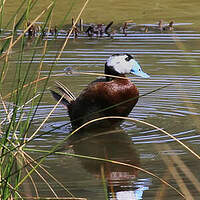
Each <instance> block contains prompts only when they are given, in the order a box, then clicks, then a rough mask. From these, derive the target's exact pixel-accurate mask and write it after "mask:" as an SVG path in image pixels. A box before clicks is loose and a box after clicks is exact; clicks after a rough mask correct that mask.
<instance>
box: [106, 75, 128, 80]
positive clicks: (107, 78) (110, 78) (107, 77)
mask: <svg viewBox="0 0 200 200" xmlns="http://www.w3.org/2000/svg"><path fill="white" fill-rule="evenodd" d="M108 75H113V76H118V77H119V78H120V77H126V76H125V75H124V74H120V75H114V74H108ZM114 79H117V77H110V76H106V81H112V80H114Z"/></svg>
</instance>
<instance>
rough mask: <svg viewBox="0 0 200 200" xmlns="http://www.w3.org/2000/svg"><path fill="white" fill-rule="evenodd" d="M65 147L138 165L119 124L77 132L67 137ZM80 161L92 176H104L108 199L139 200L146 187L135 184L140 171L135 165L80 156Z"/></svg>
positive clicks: (134, 153) (131, 147)
mask: <svg viewBox="0 0 200 200" xmlns="http://www.w3.org/2000/svg"><path fill="white" fill-rule="evenodd" d="M107 120H108V119H107ZM66 148H67V150H70V152H71V151H73V152H74V153H75V154H78V155H85V156H91V157H96V158H102V159H106V160H113V161H117V162H121V163H126V164H128V165H132V166H137V167H139V166H140V158H139V155H138V153H137V151H136V149H135V148H134V145H133V143H132V140H131V137H129V136H128V135H127V133H125V132H124V130H123V129H122V128H121V127H120V126H115V127H112V128H110V129H109V128H107V129H104V130H102V129H98V128H97V127H96V129H94V130H92V129H90V130H89V131H86V130H84V131H81V132H78V133H76V134H74V135H72V136H71V137H70V140H69V144H68V145H67V146H66ZM80 161H81V165H82V166H83V168H84V169H86V170H87V171H88V172H89V173H91V174H92V175H93V176H94V177H95V178H97V179H99V180H101V179H103V177H104V181H105V183H106V187H107V196H108V198H109V199H112V200H114V199H116V200H122V199H126V200H139V199H141V198H142V195H143V191H144V190H147V189H148V188H147V187H146V186H145V185H137V175H138V172H139V170H138V169H136V168H134V167H130V166H125V165H122V164H116V163H111V162H106V161H98V160H93V159H84V158H81V159H80ZM102 187H103V186H102Z"/></svg>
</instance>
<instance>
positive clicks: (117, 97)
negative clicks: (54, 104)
mask: <svg viewBox="0 0 200 200" xmlns="http://www.w3.org/2000/svg"><path fill="white" fill-rule="evenodd" d="M104 73H105V75H108V76H105V77H104V78H100V79H97V80H95V81H93V82H91V83H90V84H89V85H88V87H87V88H85V89H84V90H83V91H82V92H81V94H80V95H79V96H78V97H77V98H76V97H75V96H74V95H73V94H72V93H71V92H70V91H69V90H68V89H67V88H66V87H65V86H64V85H63V84H62V83H60V82H57V89H58V90H59V91H60V92H61V93H62V95H60V94H58V93H57V92H55V91H53V90H51V93H52V95H53V97H54V98H55V99H56V100H57V101H58V100H60V99H61V98H62V97H63V98H62V100H61V103H62V104H63V105H64V106H65V108H67V110H68V113H69V117H70V120H71V124H72V128H74V129H75V128H77V127H79V126H81V125H82V124H84V123H85V122H87V121H90V120H92V119H95V118H99V117H104V116H124V117H126V116H128V115H129V113H130V112H131V110H132V109H133V107H134V106H135V105H136V103H137V101H138V98H139V91H138V89H137V88H136V86H135V85H134V84H133V83H132V82H131V80H130V79H128V78H126V77H125V75H126V74H134V75H137V76H140V77H143V78H149V75H148V74H146V73H145V72H143V71H142V69H141V67H140V65H139V64H138V62H137V61H136V60H135V59H134V57H133V56H132V55H130V54H113V55H112V56H111V57H109V58H108V60H107V61H106V63H105V69H104ZM121 121H122V120H116V119H115V120H114V119H113V120H109V122H108V123H107V124H106V123H104V122H103V123H102V124H101V125H102V126H110V125H114V124H117V123H118V124H119V123H121Z"/></svg>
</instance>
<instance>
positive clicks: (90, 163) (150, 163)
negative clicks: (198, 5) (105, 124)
mask: <svg viewBox="0 0 200 200" xmlns="http://www.w3.org/2000/svg"><path fill="white" fill-rule="evenodd" d="M38 2H39V1H38V0H36V1H31V0H29V1H26V0H24V1H22V2H20V5H19V7H17V8H16V10H15V12H13V15H12V16H11V17H8V18H9V19H8V20H7V24H3V23H2V22H5V12H4V11H5V9H6V8H5V7H4V6H5V5H6V3H7V1H1V7H0V8H1V11H2V12H1V16H0V17H1V19H0V24H1V30H2V33H1V41H0V44H1V55H0V62H1V69H0V102H1V107H0V108H1V110H0V115H1V117H0V120H1V121H0V197H1V199H15V198H16V199H17V198H22V199H23V198H24V199H25V198H26V197H32V196H34V197H36V198H38V199H39V198H40V197H44V196H46V197H49V198H51V197H52V196H53V197H54V198H57V199H59V197H60V196H65V197H66V198H67V197H73V198H74V199H76V197H77V196H80V197H85V196H87V195H86V193H87V192H86V191H87V189H88V188H87V184H86V183H88V182H86V181H87V179H90V181H91V179H92V181H91V182H90V183H92V184H91V185H89V187H91V188H90V190H89V193H91V191H92V192H93V191H94V193H92V194H91V195H95V197H97V196H98V195H97V194H99V193H98V191H100V190H102V191H104V193H105V194H104V195H102V194H101V196H100V199H102V196H103V197H105V199H109V198H115V197H116V195H122V194H121V193H120V191H116V190H115V189H116V188H117V187H118V186H119V185H118V183H119V182H120V181H121V182H120V183H122V185H121V186H122V187H123V188H125V187H127V188H128V189H129V188H131V189H133V190H134V191H137V190H138V193H142V194H143V192H144V193H145V195H147V196H148V190H149V191H150V192H152V191H151V189H149V188H148V187H151V186H152V185H153V186H155V187H154V188H153V190H154V191H153V192H154V194H153V195H154V196H155V199H163V198H165V197H166V194H167V195H168V194H170V195H171V196H172V197H174V196H175V198H176V197H177V198H179V197H181V198H183V199H184V198H186V199H189V198H193V199H195V198H196V196H197V195H198V194H199V193H200V191H199V188H200V184H199V181H198V176H199V175H198V174H199V173H198V171H199V170H198V169H194V168H193V167H191V165H194V164H195V163H198V162H199V148H196V145H195V142H196V143H198V142H199V140H198V137H199V129H200V127H199V113H198V108H199V103H198V102H196V99H198V98H199V96H198V95H199V93H198V88H199V80H198V78H199V70H198V65H199V63H198V61H196V58H195V55H196V54H197V56H198V50H195V51H194V52H193V54H192V55H191V56H190V57H187V56H188V55H189V54H190V53H191V52H190V49H189V48H187V47H186V46H185V45H184V44H183V41H184V40H185V39H187V38H186V35H185V34H183V35H178V34H177V33H175V34H174V33H173V34H171V33H170V34H168V32H166V35H165V32H162V33H160V32H159V34H160V35H159V38H158V39H159V40H160V38H161V37H164V39H163V41H166V43H173V44H176V47H177V50H174V49H172V50H171V51H169V54H170V55H172V56H173V55H174V54H176V53H177V54H182V55H183V57H182V60H181V59H180V58H176V57H173V58H172V59H171V60H170V59H169V60H167V59H166V54H165V53H163V52H167V53H168V51H167V48H168V46H165V45H166V43H164V42H162V41H161V42H160V43H159V44H158V46H159V45H160V46H162V45H164V46H162V48H163V51H160V49H153V50H152V52H158V53H157V54H156V55H159V56H160V57H161V59H160V60H159V61H160V62H159V63H158V62H154V63H153V64H155V65H156V67H155V68H153V69H151V68H150V69H149V70H151V72H152V76H153V80H152V82H148V83H146V84H145V85H142V86H141V85H140V84H139V81H138V82H137V84H138V86H139V87H141V90H142V93H141V96H140V98H141V100H144V102H142V105H139V106H141V107H139V109H140V108H141V109H142V112H141V113H140V110H139V109H138V110H136V118H134V117H133V116H132V114H131V115H130V117H128V118H125V117H123V120H125V121H126V122H125V125H123V126H125V128H126V129H127V130H126V131H125V132H123V128H124V127H123V126H122V128H121V129H120V130H118V131H116V130H115V129H114V127H111V128H112V131H111V132H109V131H110V130H109V131H105V130H104V131H100V132H99V130H98V129H95V130H93V132H92V133H91V134H89V133H88V132H87V133H83V134H82V135H81V134H79V133H80V132H81V130H82V129H83V128H84V127H87V126H88V125H89V124H90V123H94V122H95V121H100V120H102V121H103V120H105V118H98V119H95V120H92V121H89V122H87V123H85V124H83V125H82V126H80V127H78V128H77V129H76V130H73V131H71V129H70V128H69V129H68V128H66V126H68V125H66V123H68V121H67V122H66V121H65V122H64V123H62V121H60V120H59V119H58V117H60V116H61V114H62V111H61V112H60V113H58V114H57V113H56V110H59V109H60V107H59V102H58V103H57V104H55V106H46V104H49V103H46V102H49V101H51V100H50V94H49V87H50V86H52V85H53V82H54V80H57V79H62V78H63V77H64V78H65V80H67V81H68V82H71V83H72V84H71V86H70V87H74V85H73V83H74V82H73V81H75V80H76V81H80V82H79V86H80V88H78V87H77V88H76V89H75V92H76V93H78V91H79V90H81V89H82V86H83V85H85V83H86V82H88V80H89V79H93V77H94V76H102V74H101V73H98V72H99V71H100V70H102V66H101V62H103V61H104V60H105V58H104V55H105V54H106V56H107V55H108V54H111V53H112V52H110V49H111V48H113V46H112V47H110V48H108V47H109V45H110V44H111V43H109V42H108V41H111V40H112V39H110V38H108V37H107V35H108V34H109V33H111V32H110V28H112V26H113V25H114V24H115V23H116V22H115V20H114V19H111V18H108V19H107V21H106V20H105V21H104V19H103V18H101V20H99V19H98V20H99V21H100V23H103V22H105V24H107V25H108V26H107V30H106V31H107V33H108V34H106V33H105V32H104V34H105V35H106V36H105V38H104V40H99V38H97V39H96V38H95V39H94V38H88V35H87V34H86V38H84V40H85V44H86V45H85V46H84V48H85V47H87V48H88V49H89V50H86V49H84V50H83V51H88V52H90V56H88V57H87V59H89V61H88V62H92V61H94V60H95V61H96V62H95V64H97V68H95V69H91V67H88V69H87V70H85V71H84V68H81V67H82V66H83V65H81V64H82V63H81V64H80V65H79V66H76V67H74V65H73V69H72V72H71V74H66V72H64V70H63V69H64V67H66V66H63V64H62V62H63V61H64V59H65V58H63V57H64V56H63V54H67V56H68V57H67V59H69V58H71V57H70V56H71V54H72V53H73V52H75V53H76V54H79V56H80V52H81V50H82V49H81V43H82V40H81V39H80V40H79V38H78V39H77V40H73V39H72V40H70V39H71V38H72V36H71V34H75V33H74V30H75V28H76V27H78V26H77V25H76V24H77V23H78V22H79V20H80V17H81V16H82V17H83V19H84V20H85V19H88V18H86V14H85V15H84V11H85V9H86V12H88V11H87V6H89V4H88V2H89V1H86V2H85V4H84V5H81V6H82V7H81V8H80V9H79V7H78V9H79V13H78V14H77V13H76V16H77V17H76V18H74V20H73V24H72V25H70V29H69V30H68V31H67V32H65V34H64V37H61V39H58V40H57V39H56V38H54V36H56V35H58V34H61V32H60V30H61V29H60V27H63V25H65V20H66V18H68V19H69V21H71V16H70V15H69V12H71V10H72V8H74V7H76V5H79V4H78V3H77V2H78V1H73V2H72V3H71V4H69V7H68V8H67V9H68V10H66V13H65V14H62V15H63V16H62V19H63V20H61V21H62V23H59V24H58V23H57V24H58V26H57V27H55V23H53V20H54V9H55V6H56V2H57V1H52V2H50V3H48V5H45V6H42V4H41V7H40V8H38ZM76 3H77V4H76ZM99 3H100V2H99ZM4 4H5V5H4ZM59 6H61V5H59ZM119 7H120V6H119ZM35 8H37V12H38V14H37V15H36V16H32V15H31V13H32V9H35ZM65 9H66V8H65ZM89 14H90V13H89ZM30 15H31V16H30ZM151 15H152V13H151ZM69 16H70V17H69ZM163 17H164V18H163ZM165 17H166V16H162V18H163V19H166V18H165ZM40 19H41V20H42V21H43V23H42V24H40V27H41V29H40V30H39V32H40V33H43V34H44V35H41V37H34V34H35V33H33V32H35V30H34V29H35V28H34V26H35V24H37V25H38V21H40ZM96 20H97V19H96ZM98 20H97V21H95V20H94V19H91V22H95V23H96V24H98ZM111 20H113V21H114V23H113V24H112V23H111ZM126 20H127V17H126V19H123V20H121V21H120V24H122V25H121V29H118V32H117V33H116V34H121V35H118V36H119V37H121V38H122V42H121V40H120V41H119V40H115V41H114V42H113V43H114V45H116V43H119V45H120V47H121V48H123V51H127V52H128V53H129V51H130V52H132V51H134V52H136V54H137V55H136V56H137V58H138V59H141V54H142V53H143V51H142V48H144V47H145V45H146V47H145V48H149V46H148V47H147V43H146V44H145V45H141V41H142V40H148V42H149V43H150V45H152V46H155V47H156V48H157V47H158V46H157V45H156V43H153V42H152V38H153V37H155V35H153V34H157V32H156V31H158V30H155V29H154V28H153V27H154V26H148V27H149V28H148V32H147V30H146V31H144V30H143V29H142V30H140V29H139V30H137V31H139V32H138V33H135V32H132V33H131V35H130V37H132V38H134V37H137V38H141V40H140V41H139V42H138V43H137V42H135V41H136V40H134V41H133V42H130V40H129V41H126V40H127V38H128V37H129V33H128V31H129V30H131V28H133V29H134V28H136V26H132V25H133V24H131V22H129V24H124V22H125V21H126ZM156 20H160V17H159V19H158V18H156ZM156 20H155V21H156ZM170 20H171V19H168V18H167V19H166V21H167V26H168V22H169V21H170ZM152 21H153V22H152ZM152 21H151V23H155V22H154V20H152ZM175 22H177V20H176V19H175ZM88 23H90V22H88ZM109 25H110V26H109ZM153 25H156V27H157V26H159V24H153ZM179 25H180V24H179ZM179 25H177V26H176V23H175V25H174V26H175V30H176V28H177V29H178V28H179V27H178V26H179ZM160 26H161V25H160ZM8 27H9V29H8ZM52 27H53V28H52ZM97 28H98V30H97V32H98V36H99V37H100V35H101V34H102V33H101V29H102V26H100V25H99V26H98V27H97ZM108 28H109V29H108ZM129 28H130V29H129ZM137 28H139V27H138V26H137ZM142 28H145V27H144V26H142ZM133 29H132V31H134V30H133ZM178 30H180V29H178ZM151 31H152V32H153V34H152V35H149V36H148V35H145V34H146V33H147V34H151ZM187 31H188V27H187ZM28 32H30V33H29V34H28ZM37 32H38V30H37ZM144 32H145V33H144ZM45 33H50V34H51V35H49V36H48V35H45ZM67 33H68V35H67ZM84 34H85V33H84ZM94 34H96V33H95V32H94ZM125 34H127V35H126V36H125ZM134 34H135V35H134ZM141 34H144V35H141ZM28 35H29V36H31V37H28ZM42 36H44V37H42ZM51 36H52V37H51ZM147 36H148V37H149V38H148V37H147ZM179 36H180V37H179ZM177 37H178V38H177ZM188 37H193V38H192V40H190V41H189V42H190V43H192V44H193V43H196V41H197V40H196V38H198V34H196V33H195V34H194V35H190V34H189V36H188ZM156 39H157V38H156ZM107 40H108V41H107ZM193 40H194V41H193ZM99 41H101V42H102V43H103V45H104V46H103V47H102V48H104V49H105V54H104V55H103V56H102V57H99V55H101V53H102V52H100V47H101V46H100V45H102V43H100V42H99ZM126 42H127V43H128V46H127V47H123V45H124V43H126ZM156 42H158V40H156ZM189 42H188V43H189ZM50 43H51V45H49V44H50ZM68 43H70V44H71V45H72V46H73V45H74V47H73V50H71V49H69V50H68V49H67V47H68V46H67V45H68ZM129 43H130V44H129ZM90 44H91V45H93V46H94V49H95V50H96V51H95V53H96V52H97V54H98V55H95V53H94V54H91V52H92V51H93V50H92V49H90V47H91V46H90ZM140 45H141V46H140ZM52 47H55V48H52ZM80 49H81V50H80ZM112 51H117V50H116V48H113V49H112ZM159 51H160V52H159ZM192 51H193V49H192ZM49 52H53V53H54V54H53V53H52V54H50V53H49ZM144 52H146V58H147V59H148V56H151V57H152V59H155V55H154V54H153V56H152V54H150V55H149V51H144ZM152 52H151V53H152ZM38 54H39V56H38ZM52 55H53V56H52ZM178 59H179V60H180V62H181V63H183V62H184V65H185V63H187V69H188V68H189V67H190V65H193V66H194V67H193V68H192V69H193V70H192V71H191V70H189V69H188V72H191V73H190V75H191V77H192V80H193V81H190V80H186V78H187V77H188V76H187V77H186V76H185V74H184V73H183V71H184V70H185V69H186V68H184V69H183V68H182V66H183V65H181V67H180V68H181V69H180V68H179V66H178V67H177V66H176V67H177V68H178V69H177V73H180V74H181V73H183V76H181V77H179V76H175V77H173V76H174V75H173V73H171V75H169V74H170V72H171V71H170V70H172V71H173V70H175V69H174V68H173V67H174V66H175V65H172V66H171V65H170V67H169V68H168V69H167V70H168V72H169V71H170V72H169V73H167V72H166V71H165V70H164V71H165V73H166V75H163V77H164V78H163V79H162V80H160V79H157V76H158V74H159V73H160V72H159V70H163V69H162V68H163V67H164V66H165V65H164V63H167V62H170V61H171V62H172V61H174V62H175V60H178ZM85 60H86V59H85V57H84V56H83V58H82V60H81V59H80V60H79V62H83V64H84V61H85ZM102 60H103V61H102ZM59 61H61V62H59ZM70 61H71V63H73V62H78V61H77V60H75V59H74V60H73V59H71V60H70ZM141 61H142V62H144V66H145V67H148V66H149V63H145V61H144V60H141ZM155 61H157V60H156V59H155ZM98 62H99V63H100V64H99V63H98ZM59 64H60V65H61V66H59ZM69 64H70V62H69ZM98 64H99V65H98ZM55 66H56V67H58V70H56V73H54V71H53V69H54V67H55ZM99 66H100V67H101V69H100V67H99ZM195 66H197V67H196V68H195ZM98 67H99V68H98ZM172 68H173V69H172ZM60 72H61V73H60ZM162 73H164V72H163V71H162ZM78 74H80V75H81V76H85V77H86V78H85V79H87V81H85V82H84V83H83V82H81V80H78V79H79V78H78V76H77V75H78ZM66 76H67V77H66ZM91 77H92V78H91ZM177 77H178V78H177ZM136 81H137V80H136ZM153 82H154V83H155V84H152V83H153ZM150 84H152V85H150ZM183 85H184V87H187V90H186V89H184V91H183V90H182V88H183ZM185 85H186V86H185ZM191 88H192V89H193V91H191ZM194 88H196V89H194ZM194 91H195V92H196V93H194ZM156 92H157V94H158V93H159V95H160V97H159V98H158V96H153V95H154V94H155V93H156ZM162 92H163V93H162ZM173 92H174V93H180V94H181V95H182V94H183V95H182V96H181V97H183V96H184V98H183V101H181V102H180V99H179V98H177V96H176V95H174V93H173ZM163 94H164V95H166V96H167V97H163V96H164V95H163ZM151 95H152V96H153V97H152V99H151V100H152V101H154V102H153V103H152V105H150V104H146V102H145V98H147V99H148V98H150V97H151ZM162 95H163V96H162ZM191 99H192V100H193V101H191ZM144 105H145V106H144ZM158 105H160V106H158ZM114 106H117V105H114ZM165 107H169V108H167V109H166V111H165V110H164V108H165ZM170 109H171V110H174V112H172V111H171V110H170ZM41 110H42V114H40V115H38V112H40V111H41ZM60 110H61V109H60ZM153 112H154V113H153ZM137 113H139V114H137ZM146 113H149V114H148V116H150V117H148V118H145V117H144V118H143V116H144V115H147V114H146ZM162 113H164V114H163V115H162ZM188 113H189V114H188ZM187 114H188V115H187ZM173 115H174V116H175V117H174V116H173ZM51 116H52V117H51ZM163 116H164V117H163ZM166 116H168V117H166ZM177 116H184V123H183V121H182V120H180V122H179V118H178V117H177ZM117 117H118V118H119V116H110V117H109V118H111V119H114V118H117ZM141 118H142V119H141ZM52 119H53V120H52ZM143 119H144V120H143ZM54 120H55V121H54ZM65 120H67V119H66V117H65ZM106 120H109V119H106ZM52 121H53V123H51V122H52ZM189 122H190V123H189ZM48 123H49V124H50V126H48V125H49V124H48ZM129 123H131V125H130V124H129ZM129 126H130V128H127V127H129ZM159 127H160V128H159ZM169 127H170V128H169ZM183 127H186V128H183ZM191 127H192V128H191ZM55 133H56V134H55ZM62 133H63V135H64V136H63V135H62ZM190 134H191V135H192V134H193V135H192V136H191V137H192V138H193V140H192V142H193V143H194V144H192V143H190V140H189V142H187V140H188V138H189V136H190ZM49 135H50V137H49ZM130 135H131V136H132V137H133V139H132V138H131V139H130V138H129V136H130ZM79 136H80V137H79ZM45 137H48V140H49V141H48V140H46V139H44V138H45ZM57 138H59V139H58V140H57ZM109 138H110V139H111V140H109ZM195 138H196V140H195ZM41 141H43V143H42V144H41ZM152 141H153V142H152ZM173 141H176V144H177V145H175V142H173ZM106 142H107V143H106ZM133 143H134V144H133ZM159 143H160V144H159ZM35 144H37V145H35ZM148 144H150V145H148ZM65 145H66V146H67V147H66V146H65ZM119 146H120V147H123V148H119ZM96 147H98V148H99V149H98V151H97V149H96ZM152 149H153V150H152ZM182 149H183V150H182ZM83 150H84V151H83ZM122 150H123V151H122ZM152 151H153V152H154V154H152V153H151V152H152ZM112 153H113V154H112ZM121 155H123V156H124V157H120V156H121ZM130 155H132V157H131V156H130ZM66 158H67V161H66V160H65V159H66ZM76 159H77V160H76ZM61 160H62V162H64V163H65V166H62V164H61ZM75 160H76V161H75ZM196 160H197V162H196ZM50 163H52V165H50ZM80 166H82V168H81V167H80ZM196 166H198V165H196ZM52 168H53V169H55V171H53V170H52ZM196 168H197V167H196ZM158 169H163V170H162V171H160V170H158ZM117 170H118V171H117ZM120 170H121V171H120ZM196 170H197V172H196ZM139 172H140V173H139ZM65 173H66V174H65ZM69 174H72V176H73V175H74V174H78V176H80V177H79V179H77V181H76V186H77V187H78V192H77V191H75V190H74V188H75V186H74V185H70V184H73V181H72V177H70V176H69ZM86 175H87V177H86ZM66 177H67V178H66ZM137 177H140V178H141V179H139V180H138V184H136V182H137ZM146 177H150V178H152V180H153V182H154V183H153V184H152V183H150V182H151V181H149V182H148V181H147V183H145V184H146V185H145V184H143V183H144V182H145V180H146ZM185 177H187V178H185ZM73 178H74V177H73ZM117 178H121V180H120V181H119V182H118V179H117ZM38 179H39V181H38ZM66 179H67V180H66ZM68 179H69V181H68ZM80 179H81V180H82V181H81V182H79V180H80ZM122 179H124V180H125V181H124V180H122ZM186 179H187V180H186ZM97 180H100V183H101V184H99V181H97ZM101 181H102V182H101ZM38 182H39V183H40V182H42V183H44V184H41V185H39V186H38ZM96 182H98V183H96ZM160 183H163V184H160ZM95 184H96V185H97V184H99V185H98V186H96V185H95ZM130 184H132V185H130ZM151 184H152V185H151ZM43 185H45V186H46V188H47V189H46V191H47V192H46V193H45V191H42V192H44V193H42V192H41V190H42V189H43ZM94 185H95V186H94ZM121 186H119V187H118V188H120V187H121ZM140 186H141V187H140ZM144 186H146V187H144ZM147 186H148V187H147ZM118 188H117V189H118ZM84 189H85V190H84ZM93 189H94V190H93ZM60 190H62V192H60V193H59V191H60ZM47 193H48V194H47ZM138 193H137V194H138ZM131 194H132V193H131ZM111 196H112V197H111ZM151 197H152V196H151ZM77 199H78V198H77Z"/></svg>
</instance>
